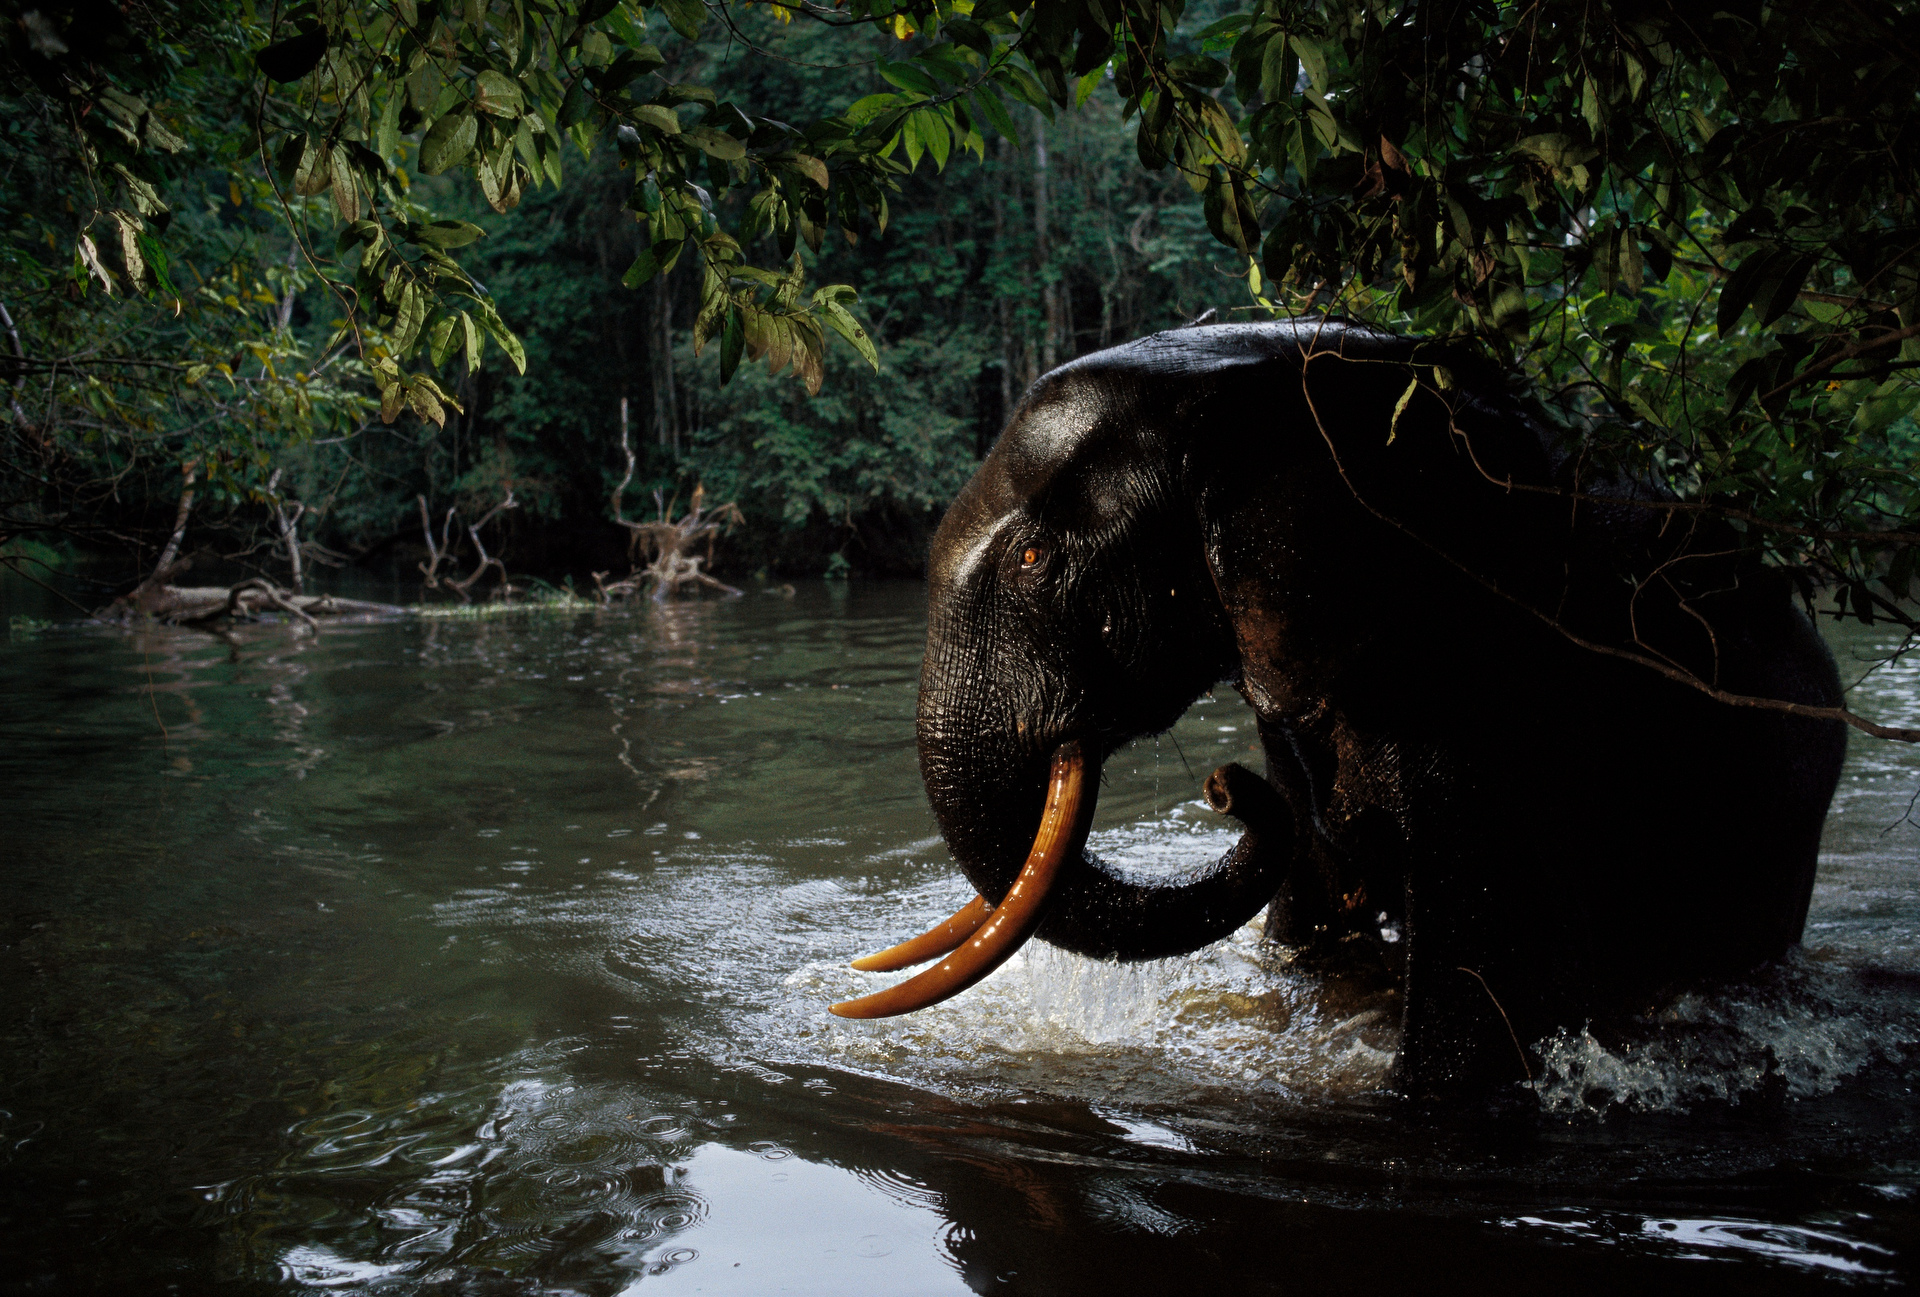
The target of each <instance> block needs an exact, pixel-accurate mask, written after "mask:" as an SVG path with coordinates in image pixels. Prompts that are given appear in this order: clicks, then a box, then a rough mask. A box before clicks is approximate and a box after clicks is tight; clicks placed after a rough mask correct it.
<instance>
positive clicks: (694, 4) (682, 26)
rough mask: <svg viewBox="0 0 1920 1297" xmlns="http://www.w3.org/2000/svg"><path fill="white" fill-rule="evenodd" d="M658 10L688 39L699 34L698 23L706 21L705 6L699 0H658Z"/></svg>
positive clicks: (692, 38)
mask: <svg viewBox="0 0 1920 1297" xmlns="http://www.w3.org/2000/svg"><path fill="white" fill-rule="evenodd" d="M658 3H659V5H660V12H661V13H664V14H665V15H666V16H667V22H668V23H669V24H671V25H672V27H673V29H674V30H675V31H677V32H679V33H680V34H681V35H682V36H684V37H686V38H687V39H688V40H694V39H696V38H697V37H698V36H699V35H700V25H701V24H702V23H703V22H705V21H706V18H707V7H706V6H705V5H703V4H701V3H700V0H658Z"/></svg>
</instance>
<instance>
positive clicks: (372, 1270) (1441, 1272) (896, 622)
mask: <svg viewBox="0 0 1920 1297" xmlns="http://www.w3.org/2000/svg"><path fill="white" fill-rule="evenodd" d="M923 618H924V594H923V591H922V590H921V588H920V587H918V586H916V585H905V584H903V585H897V586H890V585H877V586H862V585H857V584H856V585H854V586H852V587H851V588H848V587H846V586H845V585H841V586H838V587H834V586H825V585H813V586H808V587H803V588H801V589H800V591H799V592H798V594H797V595H796V596H795V597H793V598H791V599H787V598H780V597H768V596H765V595H758V594H755V595H750V596H749V597H747V598H744V599H740V600H733V601H715V602H706V603H698V604H686V605H682V606H678V607H669V608H665V609H656V608H652V607H646V608H641V609H636V610H630V611H615V612H611V613H596V612H526V613H512V614H502V615H495V616H488V617H422V618H410V619H406V620H396V621H388V622H383V623H371V624H364V625H354V626H333V627H329V628H327V629H326V630H325V631H324V632H323V633H322V634H321V635H320V636H319V638H318V639H317V640H313V639H309V638H305V637H296V636H294V635H293V634H292V633H290V631H289V630H288V629H287V628H286V627H284V626H276V625H260V626H255V627H249V628H244V629H243V631H242V632H241V633H240V634H239V636H238V637H237V646H235V647H230V646H229V645H227V644H223V643H221V642H219V641H217V640H214V639H212V638H210V637H208V636H206V635H201V634H195V633H189V632H175V631H150V632H146V633H125V632H114V631H104V630H89V629H58V628H56V629H54V630H52V631H46V632H42V633H39V634H33V635H26V636H16V637H14V638H13V639H12V640H11V641H9V642H6V643H4V644H0V699H4V707H3V709H0V788H3V789H4V790H5V792H4V797H5V804H4V805H5V814H4V819H3V820H0V823H3V824H4V842H5V847H4V853H3V855H4V860H5V873H4V880H5V887H4V892H3V893H0V897H3V901H4V903H3V904H0V989H3V991H4V993H3V994H0V1256H3V1257H4V1264H0V1285H4V1291H6V1292H9V1293H13V1292H18V1293H42V1292H44V1293H61V1294H66V1293H89V1292H103V1293H156V1294H158V1293H176V1292H177V1293H189V1292H196V1291H206V1290H210V1289H215V1288H219V1289H223V1290H231V1291H242V1292H251V1291H257V1292H263V1293H264V1292H284V1291H294V1290H300V1289H315V1290H326V1291H330V1292H342V1293H351V1292H368V1293H375V1292H378V1293H426V1294H488V1295H492V1294H523V1293H579V1294H612V1293H618V1292H625V1291H628V1290H636V1291H638V1292H640V1293H653V1292H659V1293H672V1292H702V1293H744V1294H765V1293H821V1294H869V1293H871V1294H918V1293H964V1292H967V1291H969V1290H971V1291H974V1292H990V1291H993V1292H999V1291H1005V1292H1012V1293H1082V1292H1085V1293H1100V1294H1112V1293H1134V1292H1161V1291H1174V1292H1187V1291H1194V1292H1198V1291H1209V1292H1212V1291H1218V1292H1276V1293H1318V1292H1328V1291H1369V1292H1373V1291H1414V1292H1431V1291H1476V1292H1479V1291H1488V1290H1493V1291H1502V1290H1512V1289H1517V1288H1519V1287H1520V1286H1521V1285H1522V1284H1526V1285H1529V1286H1531V1287H1536V1288H1538V1289H1541V1290H1547V1291H1553V1290H1560V1291H1598V1290H1603V1289H1604V1290H1608V1291H1625V1290H1629V1289H1647V1288H1653V1287H1657V1286H1677V1285H1679V1284H1686V1285H1687V1286H1689V1287H1691V1288H1694V1289H1698V1290H1703V1291H1706V1290H1711V1291H1753V1292H1773V1291H1799V1290H1803V1289H1812V1288H1818V1287H1829V1286H1834V1285H1841V1286H1884V1285H1888V1284H1895V1285H1901V1284H1905V1283H1909V1282H1911V1281H1912V1280H1913V1278H1914V1277H1915V1275H1916V1272H1920V1099H1917V1098H1916V1096H1915V1094H1914V1087H1915V1086H1916V1085H1920V830H1917V829H1916V827H1915V824H1914V822H1913V820H1910V819H1904V818H1903V817H1904V816H1905V815H1906V813H1907V811H1908V810H1909V808H1910V804H1911V803H1910V799H1912V798H1913V796H1914V794H1915V792H1916V790H1920V753H1916V752H1915V751H1913V750H1911V749H1907V748H1902V747H1899V746H1898V745H1893V744H1886V743H1876V742H1873V741H1870V740H1858V739H1857V737H1856V742H1855V744H1854V747H1853V751H1852V755H1851V757H1850V758H1849V764H1848V767H1847V773H1846V775H1845V777H1844V780H1843V782H1842V785H1841V791H1840V796H1839V800H1838V801H1837V803H1836V805H1835V808H1834V812H1833V815H1832V818H1831V820H1830V822H1829V825H1828V832H1827V838H1826V855H1825V857H1824V863H1823V867H1822V872H1821V876H1820V885H1819V889H1818V891H1817V893H1816V895H1815V897H1814V903H1813V914H1812V918H1811V920H1810V922H1809V925H1808V931H1807V940H1806V947H1805V949H1804V951H1802V952H1799V953H1797V954H1796V955H1795V956H1794V957H1793V958H1792V959H1791V960H1790V961H1789V962H1788V963H1787V964H1786V965H1785V966H1784V967H1781V968H1777V969H1773V970H1769V971H1766V972H1764V973H1761V974H1758V975H1756V976H1754V977H1753V978H1751V979H1750V980H1748V981H1746V982H1743V983H1741V984H1739V985H1735V986H1723V987H1715V988H1704V989H1701V990H1698V991H1696V992H1693V993H1690V994H1687V995H1684V996H1682V997H1681V998H1679V999H1677V1000H1676V1001H1674V1002H1672V1003H1671V1004H1668V1005H1665V1006H1663V1007H1662V1008H1661V1009H1660V1010H1659V1011H1658V1012H1657V1013H1656V1014H1654V1015H1653V1016H1652V1017H1650V1018H1649V1019H1647V1020H1646V1021H1644V1022H1642V1023H1639V1024H1637V1025H1636V1026H1634V1027H1633V1028H1632V1029H1631V1030H1626V1031H1620V1032H1615V1033H1611V1034H1608V1035H1607V1037H1606V1038H1605V1039H1596V1038H1595V1037H1594V1036H1592V1035H1589V1034H1586V1033H1567V1034H1564V1035H1563V1036H1561V1037H1560V1038H1558V1039H1556V1040H1553V1041H1549V1042H1545V1043H1544V1044H1543V1050H1544V1054H1545V1057H1546V1059H1547V1061H1548V1068H1547V1071H1546V1074H1545V1075H1544V1076H1543V1077H1541V1078H1540V1079H1539V1080H1538V1081H1536V1082H1535V1085H1534V1093H1533V1095H1532V1096H1531V1097H1530V1098H1529V1100H1528V1104H1527V1107H1526V1110H1525V1111H1523V1112H1522V1113H1520V1114H1518V1115H1504V1116H1500V1117H1491V1116H1484V1115H1476V1114H1471V1113H1462V1114H1433V1113H1420V1112H1413V1111H1408V1110H1406V1109H1404V1108H1403V1107H1402V1106H1401V1105H1400V1104H1398V1103H1396V1102H1395V1100H1394V1099H1393V1098H1392V1096H1391V1095H1390V1094H1389V1093H1387V1092H1386V1090H1385V1089H1384V1086H1385V1081H1386V1078H1387V1076H1388V1073H1389V1069H1390V1067H1391V1065H1392V1061H1393V1056H1394V1050H1395V1048H1396V1045H1397V1039H1396V1034H1397V1033H1396V1027H1395V1022H1394V1015H1393V1013H1392V1011H1391V1007H1392V1006H1391V1004H1390V1003H1389V1002H1386V1001H1382V1000H1381V999H1379V998H1378V997H1377V995H1371V994H1369V993H1365V992H1360V991H1355V990H1352V989H1350V988H1346V987H1343V986H1341V985H1337V984H1323V983H1321V982H1319V981H1317V980H1315V978H1313V977H1311V976H1309V975H1307V974H1305V973H1303V972H1301V971H1298V970H1296V969H1293V968H1291V967H1290V966H1289V964H1288V962H1287V960H1286V958H1285V955H1284V952H1282V951H1280V950H1278V949H1276V948H1273V947H1268V946H1265V945H1263V944H1262V943H1261V942H1260V941H1258V940H1257V939H1256V938H1255V934H1254V933H1253V931H1252V930H1251V929H1249V930H1243V931H1242V932H1241V933H1239V934H1237V935H1236V936H1235V937H1233V938H1230V939H1229V940H1227V941H1224V942H1222V943H1221V944H1219V945H1217V946H1215V947H1213V948H1211V949H1208V950H1205V951H1201V952H1199V953H1197V954H1195V955H1192V956H1190V957H1187V958H1183V959H1176V960H1170V961H1166V962H1164V963H1158V964H1149V965H1132V966H1119V965H1105V964H1100V963H1096V962H1091V961H1087V960H1083V959H1079V958H1075V957H1070V956H1066V955H1062V954H1060V953H1058V952H1054V951H1051V950H1048V949H1042V948H1038V947H1034V948H1030V949H1029V951H1028V952H1027V953H1025V954H1024V955H1022V956H1020V957H1018V958H1016V959H1015V960H1014V961H1013V962H1012V963H1010V964H1009V965H1007V967H1006V968H1004V969H1003V970H1002V971H1001V972H1000V973H998V974H996V975H995V976H994V977H993V978H992V979H991V980H989V981H988V982H986V983H985V984H983V985H982V986H980V987H979V988H977V989H975V990H973V991H971V992H969V993H967V994H965V995H963V996H961V997H959V998H958V999H956V1000H953V1001H950V1002H948V1003H947V1004H945V1005H942V1006H940V1007H938V1008H937V1009H934V1010H931V1011H928V1012H925V1013H922V1014H918V1015H915V1016H912V1017H910V1018H906V1019H901V1020H894V1021H888V1022H875V1023H854V1022H845V1021H842V1020H840V1019H836V1018H833V1017H830V1016H829V1015H828V1014H827V1013H826V1011H825V1010H826V1005H827V1004H828V1003H829V1002H830V1001H832V1000H836V999H841V998H845V997H847V996H849V995H854V994H858V993H861V992H864V991H867V990H871V989H876V988H877V987H879V986H881V985H884V984H886V983H887V982H890V981H892V980H896V977H897V975H894V976H881V975H867V974H860V973H856V972H853V971H852V970H850V969H848V968H847V967H846V961H847V960H848V959H850V958H852V957H854V956H856V955H860V954H864V953H867V952H869V951H871V950H875V949H878V948H880V947H882V946H886V945H889V944H891V943H893V942H894V941H897V940H900V939H902V938H904V937H906V936H908V935H910V934H912V933H914V932H917V931H919V930H921V929H922V928H923V927H925V926H927V925H928V924H929V923H931V922H932V921H933V920H935V919H937V918H938V917H941V916H942V915H944V914H945V913H947V912H949V911H951V910H953V909H954V908H957V907H958V906H959V904H960V903H961V902H963V901H964V900H966V899H967V897H968V896H969V895H970V891H969V889H968V888H967V887H966V885H965V884H964V882H963V881H962V880H961V879H960V878H959V877H958V875H957V874H956V873H955V872H954V871H953V869H952V867H951V865H950V863H949V862H948V861H947V859H946V854H945V851H944V849H943V848H942V847H941V845H940V843H939V840H938V839H937V837H936V836H935V834H934V828H933V824H932V820H931V816H930V815H929V813H928V811H927V809H926V804H925V801H924V798H923V795H922V792H921V789H920V784H919V778H918V774H917V771H916V768H915V762H914V750H913V706H914V689H915V677H916V673H917V671H918V665H919V658H920V650H921V635H922V627H923ZM1889 642H1890V637H1888V636H1886V635H1884V634H1879V633H1876V632H1875V631H1874V630H1872V629H1868V630H1864V631H1863V630H1852V631H1847V632H1844V633H1842V634H1841V635H1840V636H1839V637H1837V638H1836V640H1835V643H1836V648H1837V651H1838V652H1839V655H1840V657H1841V659H1842V667H1843V670H1844V671H1845V672H1846V673H1847V675H1848V677H1849V679H1851V678H1853V677H1855V676H1858V675H1860V674H1862V673H1863V672H1865V671H1866V670H1867V666H1868V660H1869V659H1870V657H1871V653H1872V650H1873V649H1875V648H1876V647H1880V646H1884V645H1885V644H1887V643H1889ZM1419 662H1420V647H1419V645H1418V644H1414V643H1410V644H1408V645H1407V665H1408V669H1409V670H1418V669H1419ZM1854 698H1855V700H1856V706H1857V707H1858V708H1860V709H1861V710H1864V711H1867V712H1869V713H1871V714H1874V715H1876V716H1878V717H1880V718H1882V719H1887V720H1895V719H1898V720H1900V721H1902V722H1903V723H1906V724H1915V723H1920V666H1916V665H1913V664H1905V665H1896V666H1895V667H1893V668H1889V669H1885V670H1881V671H1879V672H1877V673H1874V674H1871V675H1869V677H1868V679H1867V680H1866V682H1865V683H1864V684H1862V685H1861V686H1860V688H1859V689H1858V690H1857V692H1856V693H1855V695H1854ZM1251 739H1252V727H1251V724H1250V715H1249V713H1248V712H1247V711H1246V709H1245V707H1244V706H1243V705H1242V703H1241V702H1240V701H1239V699H1238V698H1237V697H1236V696H1235V695H1233V694H1232V693H1231V692H1230V691H1227V690H1224V689H1223V690H1221V691H1220V694H1219V696H1218V697H1217V698H1215V699H1212V700H1207V701H1203V702H1202V703H1200V704H1198V705H1197V706H1196V707H1195V708H1194V709H1193V710H1192V711H1191V712H1189V714H1188V716H1187V717H1186V719H1185V720H1183V721H1182V722H1181V724H1180V725H1179V727H1178V728H1177V729H1176V730H1175V731H1174V734H1173V735H1172V736H1171V737H1167V738H1162V739H1160V740H1159V741H1158V742H1157V743H1156V742H1153V741H1148V742H1144V743H1142V744H1140V745H1137V746H1136V747H1135V748H1134V749H1132V750H1131V751H1129V752H1127V753H1124V754H1122V755H1121V756H1119V757H1117V758H1115V760H1114V761H1113V762H1112V763H1111V765H1110V766H1109V769H1108V777H1107V782H1106V785H1105V787H1104V790H1103V791H1102V794H1101V805H1100V817H1099V820H1098V821H1097V824H1096V845H1098V846H1099V847H1100V849H1101V850H1102V851H1103V852H1104V853H1106V854H1108V855H1110V856H1113V857H1118V858H1121V859H1123V860H1125V861H1127V862H1129V863H1130V864H1132V865H1135V866H1137V867H1140V868H1150V867H1153V866H1154V865H1156V864H1167V865H1174V864H1184V863H1191V862H1192V861H1193V860H1195V859H1196V858H1198V857H1201V856H1204V855H1208V854H1210V853H1217V852H1219V851H1221V850H1222V849H1224V847H1225V846H1226V845H1227V844H1228V843H1229V842H1230V841H1231V835H1230V834H1229V833H1228V831H1227V830H1226V829H1225V827H1224V825H1223V824H1222V822H1221V821H1219V820H1218V819H1217V818H1216V817H1214V816H1213V815H1212V814H1211V813H1210V812H1208V811H1206V810H1205V809H1204V807H1203V806H1201V805H1199V804H1198V803H1196V802H1195V800H1194V799H1195V798H1196V797H1197V795H1198V790H1199V784H1200V781H1201V780H1202V779H1203V778H1204V777H1205V775H1206V773H1207V772H1208V771H1209V770H1210V769H1212V768H1213V767H1214V766H1215V765H1217V764H1219V763H1220V762H1221V761H1223V760H1226V759H1228V758H1238V759H1242V760H1253V759H1254V755H1255V754H1254V753H1253V749H1252V747H1251ZM1675 795H1676V796H1684V795H1685V794H1684V790H1676V792H1675ZM1703 813H1710V812H1707V811H1703ZM1914 818H1916V819H1920V812H1916V815H1915V817H1914ZM1649 903H1650V904H1658V903H1659V898H1657V897H1651V898H1649Z"/></svg>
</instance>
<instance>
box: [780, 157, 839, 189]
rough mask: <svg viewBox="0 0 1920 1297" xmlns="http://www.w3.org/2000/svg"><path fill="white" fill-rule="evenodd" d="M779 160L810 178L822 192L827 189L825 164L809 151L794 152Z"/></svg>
mask: <svg viewBox="0 0 1920 1297" xmlns="http://www.w3.org/2000/svg"><path fill="white" fill-rule="evenodd" d="M781 161H782V162H784V163H786V165H788V166H790V167H792V168H793V169H794V170H795V171H798V172H799V173H800V174H801V175H803V176H805V177H806V178H807V179H809V180H811V181H812V182H813V183H814V184H815V185H816V186H817V187H818V188H819V189H820V190H821V191H822V192H824V191H825V190H826V189H827V186H828V180H829V177H828V175H827V164H826V163H824V162H822V161H821V160H820V159H819V158H816V157H814V156H813V155H812V154H809V153H795V154H794V155H792V156H791V157H787V158H782V159H781Z"/></svg>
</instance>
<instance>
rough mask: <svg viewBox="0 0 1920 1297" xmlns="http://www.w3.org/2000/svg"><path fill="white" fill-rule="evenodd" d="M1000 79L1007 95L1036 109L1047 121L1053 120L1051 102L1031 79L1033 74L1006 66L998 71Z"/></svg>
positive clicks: (1045, 93) (1010, 65)
mask: <svg viewBox="0 0 1920 1297" xmlns="http://www.w3.org/2000/svg"><path fill="white" fill-rule="evenodd" d="M1000 75H1001V79H1002V81H1003V83H1004V84H1005V86H1006V88H1007V90H1008V92H1009V93H1011V94H1012V95H1013V97H1014V98H1015V99H1018V100H1019V101H1020V102H1021V103H1023V104H1026V105H1027V106H1028V107H1030V108H1038V109H1039V110H1040V111H1041V113H1042V114H1043V115H1045V117H1046V119H1047V120H1048V121H1052V120H1053V100H1051V99H1049V98H1047V92H1046V91H1045V90H1043V89H1041V87H1040V83H1039V82H1038V81H1036V80H1034V78H1033V73H1031V72H1029V71H1027V70H1026V69H1025V68H1021V67H1014V66H1013V65H1012V64H1008V65H1007V66H1005V67H1003V68H1002V69H1001V71H1000Z"/></svg>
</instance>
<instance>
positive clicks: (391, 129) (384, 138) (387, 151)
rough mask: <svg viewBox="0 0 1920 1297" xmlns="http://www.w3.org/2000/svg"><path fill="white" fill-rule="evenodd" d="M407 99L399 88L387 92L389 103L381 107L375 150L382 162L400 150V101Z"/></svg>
mask: <svg viewBox="0 0 1920 1297" xmlns="http://www.w3.org/2000/svg"><path fill="white" fill-rule="evenodd" d="M403 98H405V95H404V94H403V93H402V91H401V89H400V87H399V86H395V87H393V89H391V90H389V91H388V92H387V102H386V103H384V104H382V105H381V106H380V122H379V125H377V126H375V127H374V128H373V150H374V152H376V153H378V154H379V155H380V157H381V160H382V161H385V160H386V159H388V158H391V157H392V156H393V155H394V154H395V153H396V152H397V151H398V150H399V148H400V101H401V99H403Z"/></svg>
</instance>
